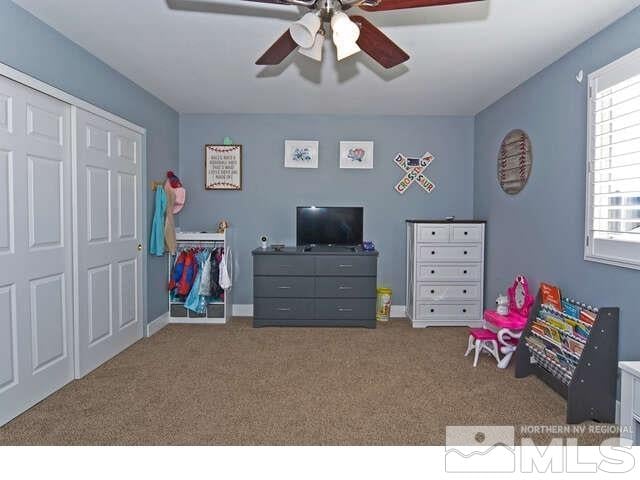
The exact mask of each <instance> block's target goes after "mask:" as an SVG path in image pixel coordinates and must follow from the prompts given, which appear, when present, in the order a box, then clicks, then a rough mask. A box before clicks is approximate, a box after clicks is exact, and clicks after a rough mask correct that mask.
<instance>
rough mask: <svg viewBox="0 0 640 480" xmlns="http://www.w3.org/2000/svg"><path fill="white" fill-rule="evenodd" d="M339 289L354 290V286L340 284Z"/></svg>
mask: <svg viewBox="0 0 640 480" xmlns="http://www.w3.org/2000/svg"><path fill="white" fill-rule="evenodd" d="M338 290H353V287H345V286H344V285H340V286H339V287H338Z"/></svg>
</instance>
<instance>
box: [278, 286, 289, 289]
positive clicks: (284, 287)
mask: <svg viewBox="0 0 640 480" xmlns="http://www.w3.org/2000/svg"><path fill="white" fill-rule="evenodd" d="M278 288H279V289H280V290H289V289H291V287H290V286H289V285H281V286H279V287H278Z"/></svg>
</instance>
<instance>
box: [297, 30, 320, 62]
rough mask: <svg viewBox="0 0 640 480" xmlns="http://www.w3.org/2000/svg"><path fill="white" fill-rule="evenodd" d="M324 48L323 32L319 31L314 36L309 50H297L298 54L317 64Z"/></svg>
mask: <svg viewBox="0 0 640 480" xmlns="http://www.w3.org/2000/svg"><path fill="white" fill-rule="evenodd" d="M323 48H324V32H322V30H320V31H319V32H318V34H317V35H316V39H315V41H314V42H313V45H312V46H311V48H302V47H300V48H299V49H298V52H299V53H300V54H301V55H304V56H305V57H309V58H312V59H313V60H315V61H317V62H321V61H322V49H323Z"/></svg>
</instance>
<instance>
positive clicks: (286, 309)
mask: <svg viewBox="0 0 640 480" xmlns="http://www.w3.org/2000/svg"><path fill="white" fill-rule="evenodd" d="M278 311H279V312H290V311H291V309H290V308H278Z"/></svg>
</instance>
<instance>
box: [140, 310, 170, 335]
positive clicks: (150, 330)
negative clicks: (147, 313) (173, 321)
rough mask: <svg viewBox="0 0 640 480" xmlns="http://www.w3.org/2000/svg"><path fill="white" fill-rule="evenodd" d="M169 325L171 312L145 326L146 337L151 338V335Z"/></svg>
mask: <svg viewBox="0 0 640 480" xmlns="http://www.w3.org/2000/svg"><path fill="white" fill-rule="evenodd" d="M167 325H169V312H165V313H163V314H162V315H160V316H159V317H158V318H156V319H155V320H152V321H151V322H149V323H148V324H146V325H145V328H144V334H145V337H150V336H151V335H154V334H156V333H158V332H159V331H160V330H162V329H163V328H164V327H166V326H167Z"/></svg>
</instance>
